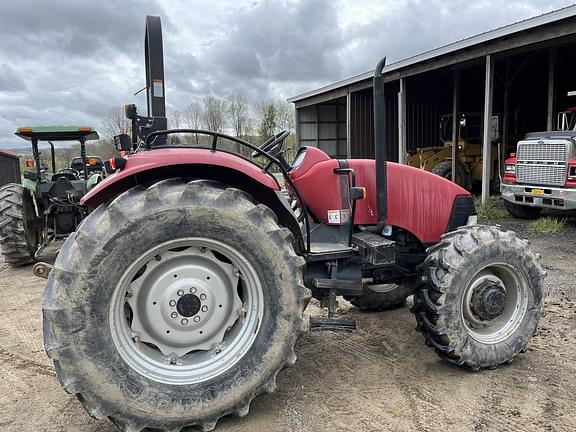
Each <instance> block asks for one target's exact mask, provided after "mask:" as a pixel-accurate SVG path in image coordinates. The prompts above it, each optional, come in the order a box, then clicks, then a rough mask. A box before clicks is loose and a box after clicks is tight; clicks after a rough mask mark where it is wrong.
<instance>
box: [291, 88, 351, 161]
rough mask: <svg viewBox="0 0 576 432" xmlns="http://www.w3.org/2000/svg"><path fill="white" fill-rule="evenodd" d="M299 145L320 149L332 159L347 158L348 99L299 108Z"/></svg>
mask: <svg viewBox="0 0 576 432" xmlns="http://www.w3.org/2000/svg"><path fill="white" fill-rule="evenodd" d="M297 121H298V144H299V146H300V147H302V146H312V147H318V148H320V149H321V150H323V151H325V152H326V153H328V154H329V155H330V156H331V157H335V158H345V157H346V147H347V145H346V143H347V141H346V98H340V99H336V100H335V101H332V102H330V103H323V104H318V105H312V106H309V107H304V108H299V109H298V111H297Z"/></svg>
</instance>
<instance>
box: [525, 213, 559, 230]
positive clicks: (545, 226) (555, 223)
mask: <svg viewBox="0 0 576 432" xmlns="http://www.w3.org/2000/svg"><path fill="white" fill-rule="evenodd" d="M564 225H566V220H565V219H559V218H555V217H550V216H546V217H542V218H540V219H536V220H535V221H533V222H530V224H529V225H528V231H530V232H531V233H534V234H556V233H557V232H559V231H560V230H562V228H564Z"/></svg>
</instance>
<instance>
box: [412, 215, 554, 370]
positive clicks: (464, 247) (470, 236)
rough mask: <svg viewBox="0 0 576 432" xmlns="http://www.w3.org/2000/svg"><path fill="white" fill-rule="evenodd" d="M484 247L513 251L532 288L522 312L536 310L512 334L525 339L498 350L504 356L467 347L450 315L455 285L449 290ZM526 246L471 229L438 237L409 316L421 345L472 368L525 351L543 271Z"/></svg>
mask: <svg viewBox="0 0 576 432" xmlns="http://www.w3.org/2000/svg"><path fill="white" fill-rule="evenodd" d="M488 246H490V247H493V248H498V250H500V251H502V253H515V252H517V253H516V255H514V256H515V257H520V258H518V259H519V260H521V263H520V264H521V265H522V266H523V268H525V269H526V271H527V274H528V277H529V278H530V280H529V284H532V285H533V286H534V287H535V288H534V300H533V301H534V304H533V305H532V306H531V307H530V305H529V306H528V309H527V311H530V310H532V309H533V310H534V311H535V313H534V316H533V319H532V320H531V321H529V322H528V323H527V324H526V329H524V328H523V329H522V330H520V329H517V330H516V331H517V332H518V331H523V332H525V333H526V335H523V336H525V337H518V338H516V339H515V342H516V343H515V344H514V345H515V346H513V347H511V346H509V345H508V344H506V343H503V344H502V346H503V347H504V348H502V349H503V350H504V351H507V352H501V353H498V352H497V351H498V350H497V349H496V347H487V348H483V347H482V344H474V343H472V342H471V339H472V338H471V336H469V335H468V334H467V333H463V332H461V331H460V330H459V329H458V328H456V327H455V325H454V318H453V311H452V309H450V308H451V304H453V303H454V302H457V301H458V300H457V298H458V297H457V293H456V290H457V289H458V287H455V286H454V284H453V280H454V279H455V278H457V277H458V275H459V274H461V273H462V272H463V271H465V270H466V267H470V266H474V265H476V264H475V263H474V262H473V258H471V257H473V255H474V252H478V251H479V250H481V249H484V248H486V247H488ZM526 246H527V243H526V241H524V240H522V239H520V238H518V237H517V236H516V234H515V233H514V232H512V231H500V230H498V229H497V228H496V227H491V226H484V225H475V226H468V227H466V228H462V229H459V230H457V231H455V232H451V233H448V234H445V235H443V236H442V239H441V241H440V243H439V244H438V245H436V246H434V247H432V248H429V249H428V256H427V258H426V259H425V261H424V263H423V264H422V265H421V270H422V271H423V280H424V282H423V287H422V288H421V289H420V290H418V291H417V292H416V293H415V295H414V297H415V298H414V308H413V312H414V314H415V317H416V322H417V329H418V330H419V331H421V332H422V333H423V335H424V338H425V342H426V344H427V345H429V346H431V347H433V348H434V350H435V351H436V353H437V354H438V355H439V356H440V357H442V358H444V359H445V360H447V361H449V362H450V363H453V364H457V365H460V366H462V365H463V366H466V367H468V368H470V369H472V370H479V369H493V368H496V367H498V366H499V365H501V364H504V363H509V362H510V361H512V359H513V358H514V357H515V356H516V355H517V354H518V353H521V352H522V351H524V350H525V349H526V345H527V341H528V339H529V337H530V336H531V335H532V334H533V332H534V331H535V329H536V325H537V322H538V319H539V317H540V316H541V314H542V310H543V298H542V287H543V268H542V265H541V263H540V258H539V257H538V256H537V255H536V254H534V253H533V252H532V251H531V250H530V249H527V247H526ZM452 306H453V305H452ZM531 326H533V327H534V328H531ZM528 327H530V328H528ZM528 333H530V335H528ZM485 347H486V346H485ZM482 350H484V351H483V352H476V351H482Z"/></svg>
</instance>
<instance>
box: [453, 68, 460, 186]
mask: <svg viewBox="0 0 576 432" xmlns="http://www.w3.org/2000/svg"><path fill="white" fill-rule="evenodd" d="M459 105H460V71H459V70H455V71H454V83H453V86H452V181H453V182H454V183H456V179H457V176H456V166H457V165H458V163H457V161H458V139H459V138H460V133H459V131H460V121H459V118H458V114H459V111H460V107H459Z"/></svg>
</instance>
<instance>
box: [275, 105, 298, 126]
mask: <svg viewBox="0 0 576 432" xmlns="http://www.w3.org/2000/svg"><path fill="white" fill-rule="evenodd" d="M276 118H277V126H278V129H280V130H288V131H290V132H293V131H294V109H293V108H292V105H291V104H289V103H286V102H284V101H282V100H279V101H277V102H276Z"/></svg>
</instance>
